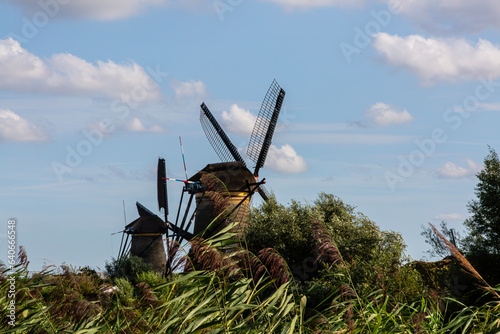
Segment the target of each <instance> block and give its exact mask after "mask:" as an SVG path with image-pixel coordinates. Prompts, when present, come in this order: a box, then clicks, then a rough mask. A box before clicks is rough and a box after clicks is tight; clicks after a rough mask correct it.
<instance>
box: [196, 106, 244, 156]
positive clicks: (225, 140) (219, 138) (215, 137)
mask: <svg viewBox="0 0 500 334" xmlns="http://www.w3.org/2000/svg"><path fill="white" fill-rule="evenodd" d="M200 122H201V126H202V128H203V131H204V132H205V135H206V136H207V138H208V141H209V142H210V144H211V145H212V147H213V148H214V150H215V152H216V153H217V155H218V156H219V158H220V160H221V161H222V162H231V161H239V162H241V163H243V164H244V165H246V163H245V160H243V157H242V156H241V154H240V153H239V152H238V149H237V148H236V146H234V144H233V142H232V141H231V139H229V137H228V136H227V135H226V133H225V132H224V130H223V129H222V127H221V126H220V125H219V122H217V120H216V119H215V117H214V116H213V115H212V113H211V112H210V110H209V109H208V107H207V105H206V104H205V103H203V104H202V105H201V111H200Z"/></svg>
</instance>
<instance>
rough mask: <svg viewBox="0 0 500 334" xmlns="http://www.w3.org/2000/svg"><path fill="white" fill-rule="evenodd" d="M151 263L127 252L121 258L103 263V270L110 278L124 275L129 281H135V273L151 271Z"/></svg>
mask: <svg viewBox="0 0 500 334" xmlns="http://www.w3.org/2000/svg"><path fill="white" fill-rule="evenodd" d="M153 269H154V268H153V265H152V264H151V263H147V262H144V260H143V259H142V258H140V257H138V256H135V255H132V254H129V255H127V256H125V257H123V258H121V259H115V258H113V259H112V260H111V262H107V261H106V264H105V272H106V274H107V275H108V276H109V277H111V278H119V277H125V278H127V279H128V280H129V281H132V282H133V281H135V278H136V277H137V275H139V274H140V273H143V272H148V271H153Z"/></svg>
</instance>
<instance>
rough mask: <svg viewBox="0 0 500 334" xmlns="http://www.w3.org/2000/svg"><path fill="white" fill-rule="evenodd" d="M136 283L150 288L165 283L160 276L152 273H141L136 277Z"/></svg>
mask: <svg viewBox="0 0 500 334" xmlns="http://www.w3.org/2000/svg"><path fill="white" fill-rule="evenodd" d="M135 281H136V282H142V283H146V284H147V285H149V286H150V287H155V286H157V285H159V284H162V283H165V278H163V276H162V275H161V274H158V273H156V272H154V271H143V272H140V273H138V274H137V275H136V278H135Z"/></svg>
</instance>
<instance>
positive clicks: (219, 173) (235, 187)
mask: <svg viewBox="0 0 500 334" xmlns="http://www.w3.org/2000/svg"><path fill="white" fill-rule="evenodd" d="M204 173H209V174H212V175H214V176H215V177H217V178H218V179H219V180H221V181H222V182H223V183H224V184H225V186H226V188H227V189H228V191H248V184H253V183H255V176H254V175H253V173H252V172H251V171H250V170H249V169H248V168H247V167H246V166H245V165H244V164H243V163H241V162H238V161H234V162H220V163H215V164H208V165H207V166H206V167H205V168H203V169H202V170H201V171H199V172H198V173H196V174H195V175H193V176H192V177H191V178H190V179H189V181H200V179H201V177H202V175H203V174H204Z"/></svg>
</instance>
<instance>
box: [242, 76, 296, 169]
mask: <svg viewBox="0 0 500 334" xmlns="http://www.w3.org/2000/svg"><path fill="white" fill-rule="evenodd" d="M285 94H286V93H285V91H284V90H283V89H282V88H281V87H280V86H279V85H278V83H277V82H276V80H273V82H272V84H271V86H270V87H269V89H268V90H267V94H266V97H265V98H264V101H263V102H262V106H261V108H260V111H259V116H258V117H257V121H256V122H255V125H254V128H253V131H252V136H251V137H250V142H249V144H248V149H247V154H248V156H249V157H250V159H252V161H253V162H255V163H256V165H255V171H254V175H255V176H259V170H260V168H262V167H264V163H265V161H266V157H267V153H268V152H269V148H270V147H271V141H272V139H273V135H274V130H275V129H276V124H277V123H278V117H279V114H280V111H281V106H282V105H283V100H284V99H285Z"/></svg>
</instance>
